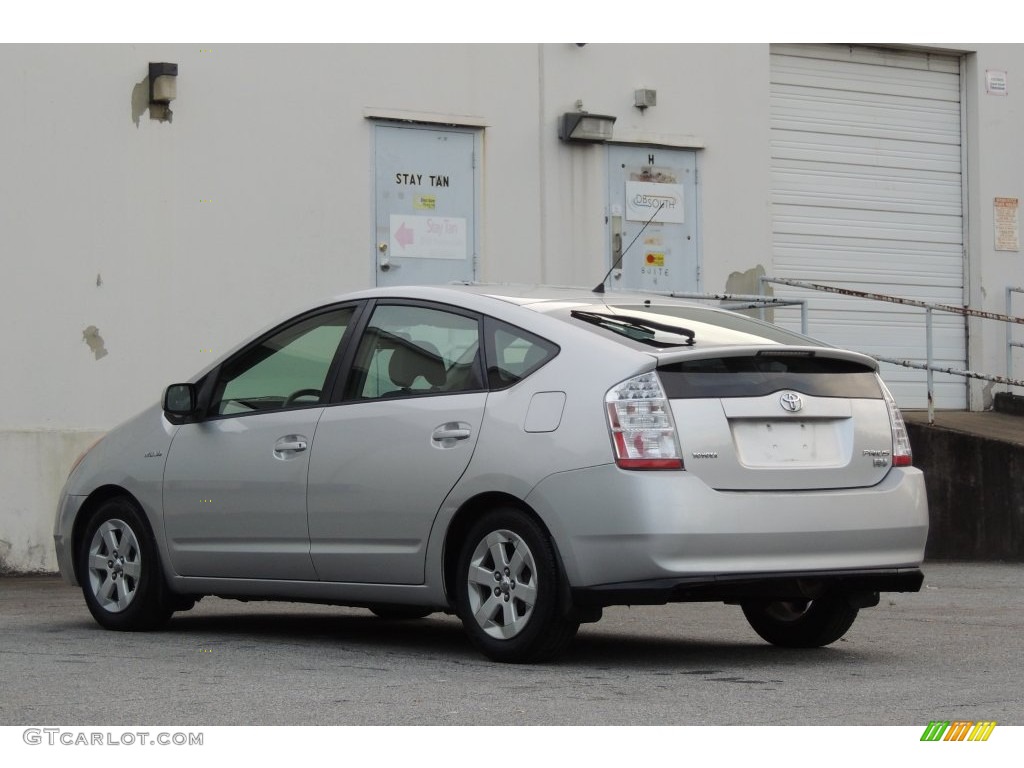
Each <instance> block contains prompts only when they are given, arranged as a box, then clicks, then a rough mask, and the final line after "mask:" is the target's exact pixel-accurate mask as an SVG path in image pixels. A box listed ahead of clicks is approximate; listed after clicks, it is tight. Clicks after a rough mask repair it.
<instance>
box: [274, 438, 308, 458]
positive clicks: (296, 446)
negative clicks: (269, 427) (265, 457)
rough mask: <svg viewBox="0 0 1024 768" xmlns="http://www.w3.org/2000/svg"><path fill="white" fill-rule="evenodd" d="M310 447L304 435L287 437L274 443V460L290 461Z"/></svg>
mask: <svg viewBox="0 0 1024 768" xmlns="http://www.w3.org/2000/svg"><path fill="white" fill-rule="evenodd" d="M308 447H309V440H307V439H306V438H305V437H304V436H302V435H285V436H284V437H282V438H279V439H278V441H277V442H276V443H274V458H275V459H288V458H291V457H292V456H294V455H295V454H297V453H301V452H302V451H304V450H306V448H308Z"/></svg>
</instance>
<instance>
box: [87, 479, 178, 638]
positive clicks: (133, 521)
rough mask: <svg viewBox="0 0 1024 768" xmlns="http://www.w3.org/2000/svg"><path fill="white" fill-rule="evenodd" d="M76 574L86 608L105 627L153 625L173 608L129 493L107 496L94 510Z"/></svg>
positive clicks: (164, 619) (126, 628)
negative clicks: (114, 496) (125, 495)
mask: <svg viewBox="0 0 1024 768" xmlns="http://www.w3.org/2000/svg"><path fill="white" fill-rule="evenodd" d="M78 574H79V579H80V582H81V584H82V592H83V593H84V595H85V602H86V605H88V607H89V612H90V613H91V614H92V615H93V618H95V619H96V621H97V622H98V623H99V624H100V625H101V626H103V627H105V628H107V629H114V630H121V631H129V632H131V631H144V630H149V629H156V628H157V627H160V626H162V625H163V624H165V623H166V622H167V620H168V619H169V618H170V617H171V613H173V608H172V607H171V605H172V601H171V599H170V597H171V596H169V595H168V591H167V586H166V584H165V582H164V576H163V572H162V570H161V568H160V561H159V558H158V557H157V554H156V546H155V544H154V542H153V537H152V535H151V534H150V531H149V526H148V525H147V524H146V522H145V520H144V519H143V516H142V513H141V512H140V511H139V509H138V507H137V506H136V505H135V504H134V503H133V502H132V501H130V500H129V499H126V498H113V499H108V500H106V501H104V502H103V503H102V504H100V506H99V507H98V508H97V509H96V511H95V512H94V513H93V515H92V517H91V518H90V519H89V522H88V525H86V527H85V535H84V536H83V537H82V541H81V543H80V546H79V551H78Z"/></svg>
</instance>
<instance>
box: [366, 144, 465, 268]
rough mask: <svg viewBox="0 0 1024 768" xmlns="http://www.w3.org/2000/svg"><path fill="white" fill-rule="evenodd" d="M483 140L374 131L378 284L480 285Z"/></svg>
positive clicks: (375, 263) (375, 255) (375, 259)
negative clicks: (476, 281) (479, 203)
mask: <svg viewBox="0 0 1024 768" xmlns="http://www.w3.org/2000/svg"><path fill="white" fill-rule="evenodd" d="M477 140H478V132H476V131H473V130H468V129H465V130H464V129H458V128H444V129H439V128H433V127H429V126H408V127H407V126H394V125H384V124H380V125H377V126H375V129H374V163H375V173H376V192H375V201H376V212H375V241H374V242H375V252H374V254H373V261H374V270H375V272H376V276H377V285H411V284H431V283H450V282H453V281H458V280H473V279H474V278H475V276H476V243H477V233H476V211H477V189H478V186H479V185H478V181H477V172H476V167H475V166H476V161H475V158H476V155H477V151H476V150H477V146H476V145H477Z"/></svg>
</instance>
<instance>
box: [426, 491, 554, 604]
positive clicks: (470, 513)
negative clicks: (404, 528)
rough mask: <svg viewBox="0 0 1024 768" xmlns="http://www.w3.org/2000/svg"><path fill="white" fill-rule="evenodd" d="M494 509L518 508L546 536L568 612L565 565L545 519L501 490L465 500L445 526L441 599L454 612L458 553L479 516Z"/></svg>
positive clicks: (522, 502)
mask: <svg viewBox="0 0 1024 768" xmlns="http://www.w3.org/2000/svg"><path fill="white" fill-rule="evenodd" d="M497 507H513V508H515V509H518V510H519V511H520V512H522V513H523V514H525V515H528V516H529V517H530V518H532V519H533V520H534V522H536V523H537V525H539V526H540V527H541V529H542V530H543V531H544V533H545V534H546V535H547V537H548V541H550V542H551V547H552V548H553V549H554V551H555V560H556V561H557V563H558V568H559V571H560V573H561V579H560V581H561V595H560V598H561V600H560V602H561V604H562V606H563V607H564V608H565V609H568V607H569V606H570V605H571V601H572V594H571V591H570V588H569V580H568V577H567V576H566V572H565V563H563V562H562V555H561V552H560V551H559V548H558V541H557V540H556V539H555V537H554V536H553V535H552V533H551V529H550V528H549V527H548V526H547V524H546V523H545V522H544V519H543V518H542V517H541V516H540V515H539V514H537V511H536V510H535V509H533V507H531V506H530V505H529V504H527V503H526V502H525V501H523V500H522V499H520V498H518V497H516V496H513V495H511V494H509V493H503V492H501V491H488V492H485V493H480V494H477V495H476V496H474V497H472V498H471V499H467V500H466V501H465V502H464V503H463V504H462V506H461V507H459V510H458V511H457V512H456V513H455V515H454V516H453V517H452V519H451V522H450V523H449V524H448V530H447V531H446V532H445V537H444V548H443V550H442V556H441V562H442V576H443V587H444V596H445V600H447V602H448V605H449V606H450V607H452V608H453V609H454V607H455V578H456V574H455V568H456V565H457V563H458V559H459V550H460V549H461V548H462V544H463V542H464V541H465V539H466V534H467V533H468V532H469V529H470V527H471V526H472V525H473V523H474V522H475V521H476V520H477V519H478V518H479V517H480V515H482V514H484V513H485V512H487V511H489V510H491V509H495V508H497Z"/></svg>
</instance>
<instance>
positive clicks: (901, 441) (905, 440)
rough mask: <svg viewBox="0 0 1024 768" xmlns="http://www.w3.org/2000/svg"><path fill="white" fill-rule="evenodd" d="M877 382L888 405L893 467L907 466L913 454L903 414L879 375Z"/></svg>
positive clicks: (911, 462) (912, 458) (910, 462)
mask: <svg viewBox="0 0 1024 768" xmlns="http://www.w3.org/2000/svg"><path fill="white" fill-rule="evenodd" d="M878 384H879V386H881V387H882V395H883V396H884V397H885V404H886V405H887V406H888V407H889V425H890V426H891V427H892V465H893V466H894V467H909V466H910V465H911V464H913V463H914V454H913V453H912V452H911V450H910V435H908V434H907V425H906V424H904V423H903V414H902V413H900V409H899V408H897V407H896V400H894V399H893V396H892V393H891V392H890V391H889V388H888V387H887V386H885V382H883V381H882V378H881V376H879V377H878Z"/></svg>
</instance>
